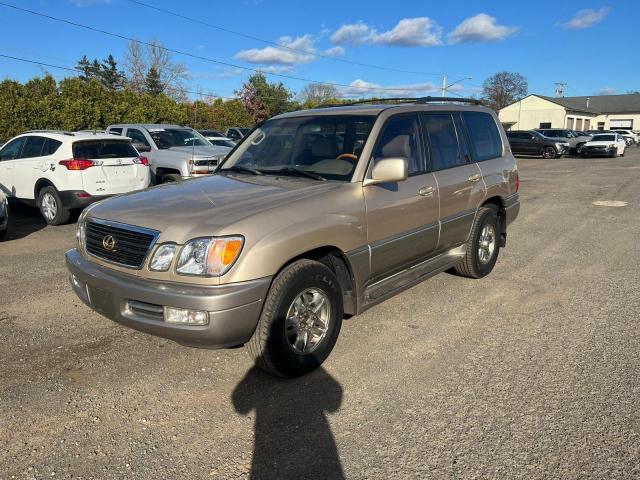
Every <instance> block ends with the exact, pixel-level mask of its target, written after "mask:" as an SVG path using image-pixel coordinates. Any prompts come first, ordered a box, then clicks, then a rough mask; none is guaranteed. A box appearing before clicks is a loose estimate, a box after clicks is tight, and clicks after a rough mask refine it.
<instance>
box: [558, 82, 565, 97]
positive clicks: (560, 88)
mask: <svg viewBox="0 0 640 480" xmlns="http://www.w3.org/2000/svg"><path fill="white" fill-rule="evenodd" d="M566 85H567V84H566V83H564V82H557V83H556V97H564V87H565V86H566Z"/></svg>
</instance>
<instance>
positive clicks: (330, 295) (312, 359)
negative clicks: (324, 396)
mask: <svg viewBox="0 0 640 480" xmlns="http://www.w3.org/2000/svg"><path fill="white" fill-rule="evenodd" d="M311 292H314V297H313V302H312V303H310V304H309V305H311V306H315V305H317V304H318V303H319V302H316V300H315V293H318V294H319V295H320V296H322V294H324V304H323V305H325V306H327V307H326V308H327V309H325V307H324V306H323V307H322V308H321V310H320V313H319V316H321V317H322V316H323V317H324V318H325V319H326V323H325V324H324V325H326V328H325V329H324V334H323V335H322V336H321V338H319V339H316V343H315V345H313V344H312V343H311V342H313V338H314V337H315V336H319V335H314V336H312V337H309V335H310V334H309V333H307V337H306V338H309V339H310V340H309V343H307V342H305V345H304V346H305V348H311V350H310V351H307V352H305V351H303V350H302V349H301V347H302V341H301V342H300V344H298V343H297V342H295V339H296V338H297V339H301V338H305V337H304V333H300V332H301V331H300V330H297V329H296V328H295V326H294V324H295V325H298V326H300V322H299V321H298V322H295V321H288V320H287V318H292V317H296V318H299V316H298V314H297V311H298V307H296V306H294V304H298V305H300V306H302V304H301V303H300V301H301V299H302V298H303V295H305V293H306V294H307V295H305V296H306V297H307V298H312V297H309V295H311ZM294 312H295V315H292V314H293V313H294ZM323 313H324V315H323ZM304 314H305V313H304V309H303V310H302V315H304ZM342 317H343V305H342V292H341V289H340V286H339V283H338V279H337V278H336V276H335V275H334V273H333V271H331V270H330V269H329V268H328V267H327V266H325V265H324V264H322V263H320V262H316V261H313V260H298V261H296V262H294V263H292V264H291V265H289V266H288V267H286V268H285V269H284V270H282V272H280V273H279V274H278V275H277V276H276V278H275V279H274V280H273V283H272V284H271V288H270V290H269V293H268V294H267V298H266V300H265V303H264V306H263V308H262V314H261V315H260V320H259V321H258V326H257V327H256V330H255V332H254V333H253V336H252V337H251V339H250V340H249V342H248V343H247V350H248V352H249V355H251V357H252V358H253V360H254V362H255V364H256V365H257V366H258V367H260V368H261V369H263V370H265V371H266V372H268V373H270V374H272V375H276V376H280V377H297V376H299V375H303V374H305V373H308V372H310V371H312V370H314V369H316V368H318V367H319V366H320V365H321V364H322V362H324V360H325V359H326V358H327V357H328V356H329V354H330V353H331V350H333V347H334V345H335V343H336V340H337V339H338V335H339V333H340V327H341V326H342ZM303 320H304V319H303ZM306 321H307V322H309V323H307V327H305V326H304V325H302V326H301V327H299V328H302V329H303V330H304V329H305V328H308V329H315V330H316V331H318V332H320V331H322V330H323V329H322V328H318V326H319V325H322V323H320V322H319V321H313V318H310V319H309V318H308V319H306ZM311 323H313V326H311ZM294 343H295V345H298V347H299V350H298V351H297V350H296V346H294ZM307 345H308V346H307Z"/></svg>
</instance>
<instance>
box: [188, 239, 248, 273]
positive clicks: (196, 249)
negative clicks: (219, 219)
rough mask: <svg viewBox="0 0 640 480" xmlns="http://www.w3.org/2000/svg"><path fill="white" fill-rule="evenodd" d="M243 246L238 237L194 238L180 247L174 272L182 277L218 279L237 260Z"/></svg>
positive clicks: (242, 240)
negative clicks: (197, 276)
mask: <svg viewBox="0 0 640 480" xmlns="http://www.w3.org/2000/svg"><path fill="white" fill-rule="evenodd" d="M243 245H244V238H243V237H240V236H233V237H220V238H196V239H194V240H191V241H189V242H187V243H186V244H185V246H184V247H182V251H181V252H180V258H178V266H177V267H176V272H178V273H180V274H183V275H201V276H211V277H218V276H220V275H224V274H225V273H226V272H227V271H228V270H229V269H230V268H231V267H232V266H233V264H234V262H235V261H236V260H237V258H238V256H239V255H240V251H241V250H242V246H243Z"/></svg>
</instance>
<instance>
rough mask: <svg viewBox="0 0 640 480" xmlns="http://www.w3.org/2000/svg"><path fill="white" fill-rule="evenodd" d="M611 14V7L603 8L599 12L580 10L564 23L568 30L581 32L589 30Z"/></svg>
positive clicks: (589, 9)
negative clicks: (585, 29)
mask: <svg viewBox="0 0 640 480" xmlns="http://www.w3.org/2000/svg"><path fill="white" fill-rule="evenodd" d="M608 14H609V7H602V8H601V9H599V10H593V9H592V8H587V9H585V10H580V11H579V12H578V13H576V15H575V16H574V17H573V18H572V19H571V20H569V21H568V22H566V23H564V24H563V26H564V28H566V29H567V30H580V29H582V28H589V27H591V26H593V25H595V24H596V23H600V22H601V21H602V20H604V18H605V17H606V16H607V15H608Z"/></svg>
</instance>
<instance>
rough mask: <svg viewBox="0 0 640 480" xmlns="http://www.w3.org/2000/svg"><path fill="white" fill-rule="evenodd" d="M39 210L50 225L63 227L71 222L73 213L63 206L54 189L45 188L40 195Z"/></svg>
mask: <svg viewBox="0 0 640 480" xmlns="http://www.w3.org/2000/svg"><path fill="white" fill-rule="evenodd" d="M38 208H39V209H40V213H41V214H42V217H43V218H44V220H45V222H47V223H48V224H49V225H62V224H64V223H67V222H68V221H69V217H70V216H71V212H69V210H68V209H67V208H65V207H64V205H63V204H62V200H61V199H60V195H59V194H58V191H57V190H56V189H55V188H54V187H45V188H43V189H42V190H40V193H39V194H38Z"/></svg>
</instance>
